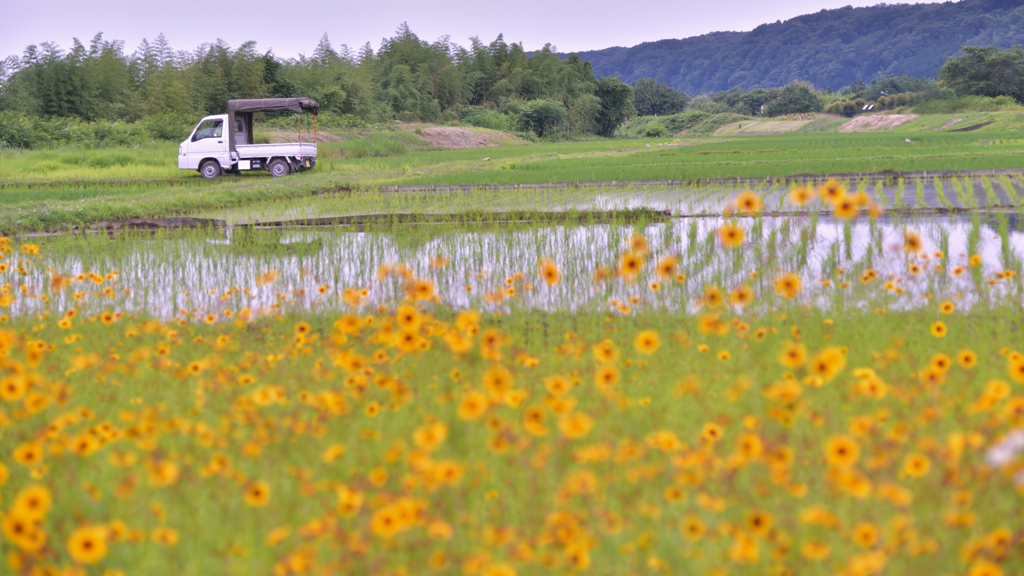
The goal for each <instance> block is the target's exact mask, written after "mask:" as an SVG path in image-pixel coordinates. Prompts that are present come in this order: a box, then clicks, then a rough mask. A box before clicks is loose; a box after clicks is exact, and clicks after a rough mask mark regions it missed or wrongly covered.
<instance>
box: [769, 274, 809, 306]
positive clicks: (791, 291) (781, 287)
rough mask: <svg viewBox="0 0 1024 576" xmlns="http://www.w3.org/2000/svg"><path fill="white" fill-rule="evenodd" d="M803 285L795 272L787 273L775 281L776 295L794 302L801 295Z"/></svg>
mask: <svg viewBox="0 0 1024 576" xmlns="http://www.w3.org/2000/svg"><path fill="white" fill-rule="evenodd" d="M802 287H803V283H802V282H801V280H800V277H799V276H797V275H796V274H794V273H793V272H787V273H785V274H782V275H780V276H779V277H777V278H776V279H775V293H776V294H779V295H781V296H782V297H784V298H788V299H790V300H792V299H793V298H796V297H797V296H798V295H799V294H800V290H801V289H802Z"/></svg>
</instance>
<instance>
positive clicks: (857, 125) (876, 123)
mask: <svg viewBox="0 0 1024 576" xmlns="http://www.w3.org/2000/svg"><path fill="white" fill-rule="evenodd" d="M917 117H918V115H917V114H872V115H870V116H858V117H856V118H854V119H853V120H850V121H849V122H847V123H846V124H843V125H842V126H840V127H839V131H840V132H873V131H875V130H892V129H893V128H895V127H897V126H899V125H900V124H904V123H906V122H910V121H911V120H913V119H914V118H917Z"/></svg>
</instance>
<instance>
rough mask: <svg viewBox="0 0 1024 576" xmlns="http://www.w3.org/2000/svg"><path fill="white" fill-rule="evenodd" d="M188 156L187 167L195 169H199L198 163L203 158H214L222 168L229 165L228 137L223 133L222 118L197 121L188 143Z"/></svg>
mask: <svg viewBox="0 0 1024 576" xmlns="http://www.w3.org/2000/svg"><path fill="white" fill-rule="evenodd" d="M188 158H189V168H192V169H196V170H198V169H199V163H200V162H201V161H202V160H203V158H216V159H217V161H218V162H220V165H221V166H223V167H224V168H229V167H230V166H231V162H230V157H229V155H228V137H227V134H225V133H224V120H223V119H222V118H206V119H204V120H203V121H202V122H200V123H199V126H197V127H196V130H195V132H193V133H192V141H191V142H189V145H188ZM193 164H195V166H193Z"/></svg>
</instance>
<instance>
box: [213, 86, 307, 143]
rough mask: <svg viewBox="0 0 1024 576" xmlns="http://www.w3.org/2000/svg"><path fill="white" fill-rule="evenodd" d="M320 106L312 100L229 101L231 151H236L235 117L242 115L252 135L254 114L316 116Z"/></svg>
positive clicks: (263, 99)
mask: <svg viewBox="0 0 1024 576" xmlns="http://www.w3.org/2000/svg"><path fill="white" fill-rule="evenodd" d="M319 110H320V105H319V104H317V102H316V100H313V99H312V98H260V99H254V100H228V126H229V129H228V142H229V143H230V146H231V150H232V151H234V150H236V149H237V148H236V146H237V142H235V115H236V114H241V115H242V116H241V117H242V121H243V122H245V125H246V132H247V133H248V134H250V136H251V135H252V113H253V112H295V113H296V114H301V113H302V112H312V113H313V114H316V113H317V112H318V111H319Z"/></svg>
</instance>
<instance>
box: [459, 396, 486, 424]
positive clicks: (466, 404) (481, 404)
mask: <svg viewBox="0 0 1024 576" xmlns="http://www.w3.org/2000/svg"><path fill="white" fill-rule="evenodd" d="M487 406H488V402H487V397H486V396H484V395H483V394H481V393H480V392H477V391H475V390H473V391H470V392H467V393H465V394H464V395H463V396H462V400H461V401H460V402H459V409H458V414H459V418H461V419H462V420H476V419H478V418H480V417H481V416H483V415H484V412H486V411H487Z"/></svg>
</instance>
